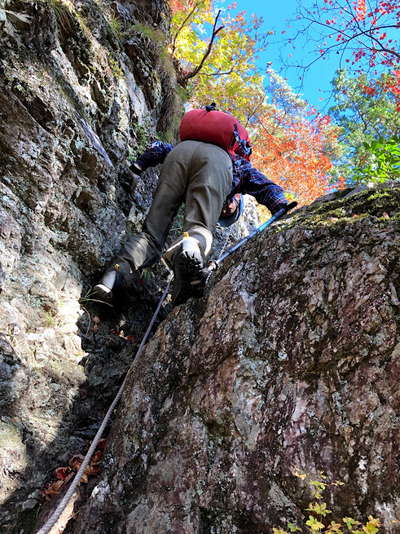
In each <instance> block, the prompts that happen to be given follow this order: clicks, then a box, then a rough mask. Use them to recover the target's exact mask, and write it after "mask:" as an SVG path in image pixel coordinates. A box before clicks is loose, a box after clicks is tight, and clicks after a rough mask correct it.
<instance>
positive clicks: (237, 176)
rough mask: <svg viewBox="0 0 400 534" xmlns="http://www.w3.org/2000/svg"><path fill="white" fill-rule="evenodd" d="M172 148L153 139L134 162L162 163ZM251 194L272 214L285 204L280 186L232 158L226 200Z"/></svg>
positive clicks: (238, 159)
mask: <svg viewBox="0 0 400 534" xmlns="http://www.w3.org/2000/svg"><path fill="white" fill-rule="evenodd" d="M172 149H173V145H171V144H169V143H163V142H162V141H155V142H154V143H153V144H152V145H151V146H150V147H149V148H148V149H147V150H146V151H145V152H144V153H143V154H141V156H139V158H138V159H137V160H136V161H135V162H134V165H135V164H137V165H138V166H139V167H140V169H142V170H145V169H147V168H148V167H154V166H156V165H158V164H160V163H163V161H164V160H165V158H166V156H167V154H168V153H169V152H170V151H171V150H172ZM238 193H240V194H248V195H252V196H253V197H254V198H255V199H256V200H257V202H259V203H260V204H263V205H264V206H266V207H267V208H268V209H269V210H270V212H271V213H272V214H273V213H275V212H276V211H277V210H278V209H280V208H281V207H282V205H286V204H287V200H286V198H285V196H284V194H283V189H282V187H281V186H279V185H277V184H275V183H274V182H272V180H269V179H268V178H267V177H266V176H264V175H263V174H262V173H261V172H260V171H258V170H257V169H256V168H254V167H253V166H252V165H251V163H250V162H249V161H247V160H246V159H244V158H240V157H238V158H237V159H235V160H233V179H232V190H231V192H230V193H229V195H228V197H227V202H228V201H229V200H230V199H232V197H233V196H234V195H237V194H238Z"/></svg>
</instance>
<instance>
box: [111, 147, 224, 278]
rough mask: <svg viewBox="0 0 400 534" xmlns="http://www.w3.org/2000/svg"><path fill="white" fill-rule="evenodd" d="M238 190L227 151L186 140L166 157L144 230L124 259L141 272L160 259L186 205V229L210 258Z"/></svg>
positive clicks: (125, 250)
mask: <svg viewBox="0 0 400 534" xmlns="http://www.w3.org/2000/svg"><path fill="white" fill-rule="evenodd" d="M231 187H232V161H231V159H230V157H229V155H228V154H227V153H226V152H225V150H223V149H222V148H220V147H218V146H216V145H212V144H209V143H203V142H200V141H183V142H181V143H179V144H178V145H177V146H176V147H175V148H174V149H173V150H172V151H171V152H170V153H169V154H168V156H167V157H166V159H165V162H164V164H163V166H162V170H161V175H160V179H159V183H158V187H157V190H156V193H155V195H154V198H153V202H152V205H151V208H150V211H149V214H148V215H147V217H146V220H145V222H144V224H143V231H142V232H141V233H139V234H135V235H132V236H130V237H129V238H128V239H127V241H126V242H125V245H124V246H123V247H122V250H121V251H120V253H119V257H121V258H123V259H125V260H128V261H129V262H130V263H131V265H132V266H133V267H134V268H135V269H139V268H140V267H144V266H148V265H151V264H152V263H154V262H155V261H157V260H159V259H160V257H161V254H162V252H163V248H164V244H165V241H166V239H167V236H168V232H169V230H170V228H171V224H172V222H173V219H174V217H175V215H176V214H177V211H178V209H179V207H180V205H181V204H182V203H184V204H185V214H184V223H183V231H184V232H187V233H188V234H189V235H190V236H191V237H195V238H196V239H197V240H198V241H199V245H200V248H201V250H202V253H203V255H204V259H205V260H206V259H207V257H208V255H209V254H210V252H211V246H212V241H213V236H212V232H213V230H214V227H215V225H216V223H217V221H218V219H219V216H220V214H221V210H222V206H223V203H224V201H225V198H226V196H227V195H228V194H229V193H230V191H231Z"/></svg>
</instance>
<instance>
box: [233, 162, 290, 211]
mask: <svg viewBox="0 0 400 534" xmlns="http://www.w3.org/2000/svg"><path fill="white" fill-rule="evenodd" d="M242 162H243V160H241V164H240V165H237V166H235V171H236V173H237V174H238V177H237V178H238V179H236V180H235V177H234V182H236V183H237V185H238V188H239V190H238V191H235V192H238V193H243V194H248V195H252V196H253V197H254V198H255V199H256V200H257V202H259V203H260V204H263V205H264V206H266V207H267V208H268V209H269V210H270V212H271V213H274V212H275V211H277V210H278V209H279V208H280V207H281V206H282V205H286V204H287V200H286V198H285V195H284V193H283V189H282V187H281V186H280V185H277V184H275V183H274V182H273V181H272V180H269V179H268V178H267V177H266V176H264V174H262V173H261V172H260V171H258V170H257V169H256V168H254V167H253V166H252V165H251V164H250V163H249V162H247V161H246V162H243V163H242ZM234 174H235V172H234Z"/></svg>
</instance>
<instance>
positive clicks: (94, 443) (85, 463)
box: [36, 274, 172, 534]
mask: <svg viewBox="0 0 400 534" xmlns="http://www.w3.org/2000/svg"><path fill="white" fill-rule="evenodd" d="M171 280H172V275H171V274H170V276H169V278H168V282H167V287H166V288H165V289H164V292H163V294H162V296H161V298H160V300H159V302H158V305H157V308H156V311H155V312H154V314H153V317H152V318H151V321H150V323H149V326H148V327H147V330H146V333H145V334H144V336H143V339H142V342H141V343H140V346H139V348H138V350H137V352H136V355H135V359H136V358H138V357H139V355H140V354H141V353H142V351H143V348H144V346H145V344H146V341H147V338H148V336H149V334H150V331H151V329H152V328H153V325H154V322H155V320H156V318H157V315H158V312H159V311H160V308H161V305H162V303H163V302H164V299H165V297H166V296H167V294H168V291H169V286H170V284H171ZM127 376H128V375H126V376H125V379H124V381H123V382H122V385H121V387H120V388H119V390H118V393H117V395H116V397H115V399H114V400H113V402H112V403H111V406H110V407H109V408H108V411H107V413H106V415H105V417H104V419H103V421H102V423H101V425H100V428H99V429H98V431H97V434H96V435H95V437H94V439H93V441H92V444H91V445H90V448H89V450H88V451H87V453H86V455H85V458H84V459H83V462H82V464H81V466H80V468H79V470H78V472H77V473H76V475H75V477H74V479H73V481H72V483H71V485H70V487H69V488H68V490H67V492H66V494H65V495H64V497H63V498H62V499H61V501H60V503H59V504H58V506H57V508H56V509H55V510H54V512H53V513H52V515H51V516H50V517H49V518H48V520H47V521H46V523H45V524H44V525H43V526H42V528H41V529H40V530H38V531H37V533H36V534H47V533H48V532H49V531H50V530H51V529H52V528H53V526H54V525H55V524H56V522H57V521H58V519H59V518H60V516H61V514H62V513H63V511H64V510H65V508H66V506H67V504H68V503H69V501H70V499H71V497H72V495H73V494H74V492H75V490H76V488H77V486H78V484H79V482H80V481H81V478H82V476H83V474H84V472H85V469H86V467H87V466H88V464H89V462H90V460H91V458H92V456H93V453H94V451H95V450H96V447H97V445H98V442H99V441H100V438H101V436H102V435H103V432H104V429H105V428H106V425H107V423H108V420H109V419H110V417H111V414H112V412H113V410H114V408H115V406H116V404H117V403H118V401H119V399H120V398H121V395H122V392H123V390H124V387H125V384H126V381H127Z"/></svg>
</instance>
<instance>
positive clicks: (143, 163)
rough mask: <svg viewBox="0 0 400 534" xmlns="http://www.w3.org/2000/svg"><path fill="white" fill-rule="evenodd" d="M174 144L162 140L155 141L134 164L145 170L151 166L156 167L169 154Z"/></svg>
mask: <svg viewBox="0 0 400 534" xmlns="http://www.w3.org/2000/svg"><path fill="white" fill-rule="evenodd" d="M172 149H173V145H170V144H169V143H163V142H162V141H155V142H154V143H153V144H152V145H150V147H149V148H148V149H147V150H145V151H144V152H143V153H142V154H141V155H140V156H139V157H138V158H137V159H136V160H135V161H134V162H133V166H135V167H138V168H139V169H140V170H142V171H145V170H146V169H148V168H149V167H155V166H156V165H159V164H160V163H163V161H164V160H165V158H166V156H167V154H168V153H169V152H171V150H172Z"/></svg>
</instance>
